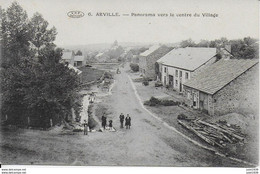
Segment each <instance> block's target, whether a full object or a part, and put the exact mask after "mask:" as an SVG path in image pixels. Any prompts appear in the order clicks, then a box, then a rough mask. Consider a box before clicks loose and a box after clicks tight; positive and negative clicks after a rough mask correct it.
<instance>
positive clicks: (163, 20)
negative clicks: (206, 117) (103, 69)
mask: <svg viewBox="0 0 260 174" xmlns="http://www.w3.org/2000/svg"><path fill="white" fill-rule="evenodd" d="M17 2H18V3H19V4H20V5H21V6H22V7H23V8H24V9H25V10H26V11H27V13H28V16H29V17H32V15H33V13H35V12H39V13H41V14H42V15H43V17H44V18H45V19H46V20H47V21H48V22H49V25H50V27H51V26H55V27H56V29H57V31H58V35H57V38H56V41H55V43H56V44H57V45H59V46H60V45H85V44H92V43H113V42H114V41H115V40H117V41H118V42H119V43H120V42H141V43H143V42H149V43H150V42H160V43H175V42H180V41H182V40H185V39H188V38H191V39H192V40H195V41H200V40H202V39H207V40H213V39H218V38H221V37H226V38H228V39H240V38H243V37H247V36H250V37H254V38H258V34H259V15H258V9H259V4H258V3H259V2H258V1H257V0H197V1H193V0H132V1H129V0H17ZM11 3H12V1H10V0H0V4H1V5H2V8H4V9H6V8H7V7H8V6H10V4H11ZM69 11H82V12H83V13H84V14H85V15H84V16H83V17H82V18H70V17H68V15H67V13H68V12H69ZM89 12H90V13H91V14H92V15H93V16H88V13H89ZM98 12H103V13H105V12H107V13H116V12H117V13H118V14H119V15H120V16H118V17H112V16H110V17H107V16H103V17H100V16H96V13H98ZM131 13H142V14H143V13H154V14H155V15H157V14H168V15H169V14H170V13H172V14H175V16H174V17H169V16H168V17H159V16H156V17H144V16H141V17H140V16H139V17H134V16H131ZM184 13H187V14H191V15H192V17H177V16H176V15H177V14H184ZM195 13H197V14H200V17H193V15H194V14H195ZM202 13H212V14H218V17H215V18H214V17H203V16H202ZM123 14H129V16H123Z"/></svg>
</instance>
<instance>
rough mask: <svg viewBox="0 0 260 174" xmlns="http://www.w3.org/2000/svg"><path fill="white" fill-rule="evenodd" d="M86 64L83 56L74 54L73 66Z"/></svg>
mask: <svg viewBox="0 0 260 174" xmlns="http://www.w3.org/2000/svg"><path fill="white" fill-rule="evenodd" d="M84 65H86V60H85V56H83V55H82V56H75V57H74V66H84Z"/></svg>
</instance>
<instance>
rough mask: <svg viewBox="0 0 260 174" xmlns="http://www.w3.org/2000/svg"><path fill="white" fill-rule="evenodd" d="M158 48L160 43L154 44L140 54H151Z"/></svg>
mask: <svg viewBox="0 0 260 174" xmlns="http://www.w3.org/2000/svg"><path fill="white" fill-rule="evenodd" d="M158 48H160V45H153V46H152V47H150V48H149V49H148V50H146V51H145V52H143V53H141V54H140V56H148V55H149V54H151V53H153V52H154V51H156V50H157V49H158Z"/></svg>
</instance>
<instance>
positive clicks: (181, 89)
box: [180, 82, 182, 92]
mask: <svg viewBox="0 0 260 174" xmlns="http://www.w3.org/2000/svg"><path fill="white" fill-rule="evenodd" d="M180 92H182V83H181V82H180Z"/></svg>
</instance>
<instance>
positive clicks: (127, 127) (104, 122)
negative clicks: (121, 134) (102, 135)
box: [101, 113, 131, 130]
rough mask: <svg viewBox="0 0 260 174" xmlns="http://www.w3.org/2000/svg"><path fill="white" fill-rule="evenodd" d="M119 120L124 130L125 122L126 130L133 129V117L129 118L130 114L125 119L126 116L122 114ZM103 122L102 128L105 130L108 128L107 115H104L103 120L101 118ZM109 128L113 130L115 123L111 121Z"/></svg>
mask: <svg viewBox="0 0 260 174" xmlns="http://www.w3.org/2000/svg"><path fill="white" fill-rule="evenodd" d="M119 120H120V123H121V126H120V127H121V128H124V121H125V127H126V129H130V127H131V117H130V116H129V114H127V115H126V117H125V116H124V114H123V113H121V114H120V116H119ZM101 121H102V127H103V129H104V130H105V129H106V126H107V117H106V116H105V115H103V116H102V118H101ZM108 127H109V130H112V129H113V121H112V120H109V124H108Z"/></svg>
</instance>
